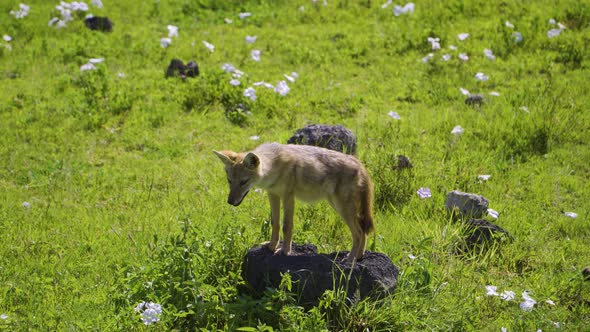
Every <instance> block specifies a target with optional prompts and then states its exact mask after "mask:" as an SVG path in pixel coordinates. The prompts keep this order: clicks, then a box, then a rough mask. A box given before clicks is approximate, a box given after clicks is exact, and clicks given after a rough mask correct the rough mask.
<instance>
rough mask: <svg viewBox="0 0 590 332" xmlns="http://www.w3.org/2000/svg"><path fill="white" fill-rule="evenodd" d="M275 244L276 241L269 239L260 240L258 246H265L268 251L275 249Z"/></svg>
mask: <svg viewBox="0 0 590 332" xmlns="http://www.w3.org/2000/svg"><path fill="white" fill-rule="evenodd" d="M277 244H278V242H274V243H273V242H271V241H266V242H262V243H261V244H260V246H262V247H267V248H268V249H269V250H270V251H275V250H276V249H277Z"/></svg>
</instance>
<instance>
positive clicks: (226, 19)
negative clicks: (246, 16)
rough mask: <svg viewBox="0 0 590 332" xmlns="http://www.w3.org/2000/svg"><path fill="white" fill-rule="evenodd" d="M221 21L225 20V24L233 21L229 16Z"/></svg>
mask: <svg viewBox="0 0 590 332" xmlns="http://www.w3.org/2000/svg"><path fill="white" fill-rule="evenodd" d="M223 21H224V22H225V24H232V23H233V22H234V21H232V20H230V19H229V18H227V17H226V18H224V19H223Z"/></svg>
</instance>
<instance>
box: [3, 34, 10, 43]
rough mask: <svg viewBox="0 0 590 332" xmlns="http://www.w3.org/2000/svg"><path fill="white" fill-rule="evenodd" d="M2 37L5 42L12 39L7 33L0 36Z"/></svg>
mask: <svg viewBox="0 0 590 332" xmlns="http://www.w3.org/2000/svg"><path fill="white" fill-rule="evenodd" d="M2 39H4V41H5V42H9V41H11V40H12V37H10V36H9V35H4V36H2Z"/></svg>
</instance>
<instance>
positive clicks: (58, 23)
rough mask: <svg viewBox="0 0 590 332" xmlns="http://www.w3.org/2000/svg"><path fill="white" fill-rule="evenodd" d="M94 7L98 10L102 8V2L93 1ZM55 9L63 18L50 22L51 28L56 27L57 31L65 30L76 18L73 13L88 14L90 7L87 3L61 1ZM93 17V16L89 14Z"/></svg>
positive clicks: (53, 19) (54, 18) (55, 18)
mask: <svg viewBox="0 0 590 332" xmlns="http://www.w3.org/2000/svg"><path fill="white" fill-rule="evenodd" d="M92 5H93V6H95V7H98V8H102V1H100V0H98V1H92ZM55 9H56V10H57V11H58V12H59V14H60V16H61V17H53V18H52V19H51V20H49V24H48V25H49V26H54V25H55V28H56V29H59V28H64V27H65V26H66V24H67V23H68V22H70V21H73V20H74V18H73V17H72V13H74V12H77V11H80V12H87V11H88V5H87V4H86V3H85V2H82V1H80V2H78V1H72V2H65V1H61V2H60V3H59V5H57V6H55ZM89 16H91V14H89Z"/></svg>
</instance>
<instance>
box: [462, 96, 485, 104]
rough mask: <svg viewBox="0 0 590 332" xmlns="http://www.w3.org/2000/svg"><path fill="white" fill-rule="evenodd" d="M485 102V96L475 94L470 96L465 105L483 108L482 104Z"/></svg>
mask: <svg viewBox="0 0 590 332" xmlns="http://www.w3.org/2000/svg"><path fill="white" fill-rule="evenodd" d="M484 101H485V97H484V95H480V94H474V95H469V96H468V97H467V98H466V99H465V104H467V105H470V106H481V104H483V103H484Z"/></svg>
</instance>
